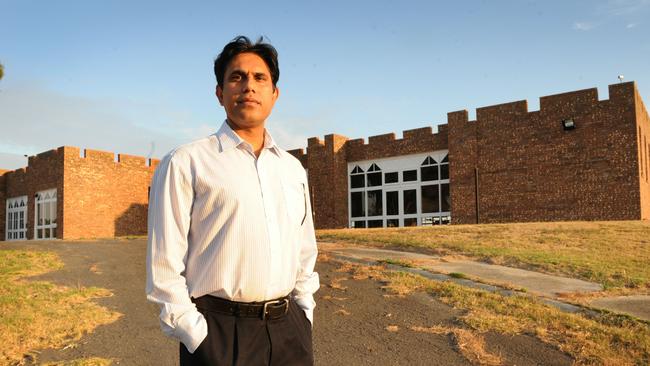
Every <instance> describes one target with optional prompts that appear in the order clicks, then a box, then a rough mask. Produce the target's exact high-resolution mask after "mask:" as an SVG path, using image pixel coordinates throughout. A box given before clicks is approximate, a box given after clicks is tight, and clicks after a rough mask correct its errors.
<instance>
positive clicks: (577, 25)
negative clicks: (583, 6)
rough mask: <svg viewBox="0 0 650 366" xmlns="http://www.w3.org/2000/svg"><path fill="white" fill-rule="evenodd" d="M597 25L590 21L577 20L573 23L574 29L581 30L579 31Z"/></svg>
mask: <svg viewBox="0 0 650 366" xmlns="http://www.w3.org/2000/svg"><path fill="white" fill-rule="evenodd" d="M595 27H596V25H595V24H593V23H589V22H575V23H573V29H575V30H579V31H585V32H586V31H589V30H592V29H594V28H595Z"/></svg>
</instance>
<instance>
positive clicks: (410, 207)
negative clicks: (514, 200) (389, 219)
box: [402, 189, 418, 215]
mask: <svg viewBox="0 0 650 366" xmlns="http://www.w3.org/2000/svg"><path fill="white" fill-rule="evenodd" d="M403 198H404V199H403V200H402V202H404V214H405V215H408V214H414V213H418V205H417V192H416V191H415V189H408V190H405V191H404V195H403Z"/></svg>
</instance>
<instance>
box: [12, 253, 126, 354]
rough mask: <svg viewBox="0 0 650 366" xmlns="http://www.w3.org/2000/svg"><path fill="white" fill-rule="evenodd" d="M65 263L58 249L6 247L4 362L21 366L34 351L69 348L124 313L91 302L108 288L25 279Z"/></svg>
mask: <svg viewBox="0 0 650 366" xmlns="http://www.w3.org/2000/svg"><path fill="white" fill-rule="evenodd" d="M61 267H62V263H61V261H60V260H59V259H58V257H57V256H56V255H55V254H53V253H47V252H35V251H34V252H28V251H15V250H1V251H0V344H2V347H1V348H0V363H6V364H20V362H22V360H23V358H24V355H25V354H28V353H29V352H30V351H31V350H36V349H41V348H61V347H64V346H65V345H66V344H71V343H74V342H75V341H77V340H79V339H80V338H81V336H82V335H83V334H85V333H88V332H91V331H92V330H93V329H95V328H96V327H97V326H98V325H101V324H107V323H111V322H114V321H115V320H117V319H118V318H119V317H120V316H121V314H119V313H116V312H111V311H109V310H107V309H106V308H103V307H101V306H98V305H97V304H95V303H93V302H91V301H89V300H90V299H92V298H98V297H106V296H111V293H110V292H109V291H107V290H105V289H100V288H95V287H90V288H85V287H76V288H69V287H64V286H55V285H54V284H51V283H49V282H44V281H28V280H27V279H26V278H25V277H28V276H34V275H40V274H43V273H46V272H50V271H53V270H56V269H59V268H61ZM80 362H81V361H80Z"/></svg>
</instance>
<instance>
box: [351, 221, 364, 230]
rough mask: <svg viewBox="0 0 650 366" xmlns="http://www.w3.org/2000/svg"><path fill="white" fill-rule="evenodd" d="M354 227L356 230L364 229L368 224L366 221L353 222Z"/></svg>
mask: <svg viewBox="0 0 650 366" xmlns="http://www.w3.org/2000/svg"><path fill="white" fill-rule="evenodd" d="M352 227H353V228H355V229H358V228H364V227H366V222H365V221H353V222H352Z"/></svg>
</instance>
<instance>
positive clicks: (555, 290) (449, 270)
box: [318, 242, 650, 321]
mask: <svg viewBox="0 0 650 366" xmlns="http://www.w3.org/2000/svg"><path fill="white" fill-rule="evenodd" d="M318 245H319V249H320V250H321V251H323V252H325V253H329V254H332V255H334V256H337V257H339V258H342V259H351V260H355V261H367V262H377V261H389V262H390V261H407V262H409V263H411V264H413V265H414V266H415V267H418V268H421V269H424V270H426V271H429V272H435V273H442V274H446V275H449V274H456V276H454V277H467V278H469V279H470V280H471V279H475V280H476V281H478V282H484V283H489V284H492V285H496V286H499V287H505V288H523V289H526V292H527V293H530V294H532V295H535V296H539V297H542V298H543V299H548V300H549V301H550V302H551V303H553V304H554V305H555V306H557V307H559V308H561V309H563V310H569V311H571V310H570V309H573V308H575V307H574V306H571V305H569V304H566V305H567V306H563V305H564V304H562V303H561V302H558V300H560V299H558V295H560V294H565V293H592V292H599V291H602V290H603V287H602V285H600V284H598V283H593V282H587V281H583V280H579V279H575V278H569V277H561V276H553V275H548V274H544V273H539V272H534V271H527V270H523V269H518V268H511V267H506V266H500V265H494V264H487V263H480V262H474V261H469V260H464V259H453V258H452V259H450V258H447V257H445V258H440V257H436V256H431V255H426V254H419V253H411V252H404V251H397V250H387V249H378V248H369V247H359V246H350V245H346V244H341V243H324V242H319V243H318ZM461 274H462V276H461ZM427 277H429V276H427ZM456 282H458V283H460V284H468V285H470V283H472V282H473V281H467V280H464V281H456ZM471 285H472V286H473V287H477V286H476V284H471ZM479 287H480V286H479ZM590 306H592V307H594V308H600V309H606V310H609V311H613V312H618V313H625V314H629V315H632V316H634V317H637V318H639V319H643V320H646V321H650V296H626V297H622V296H621V297H613V298H600V299H598V300H594V301H592V302H591V303H590Z"/></svg>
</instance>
